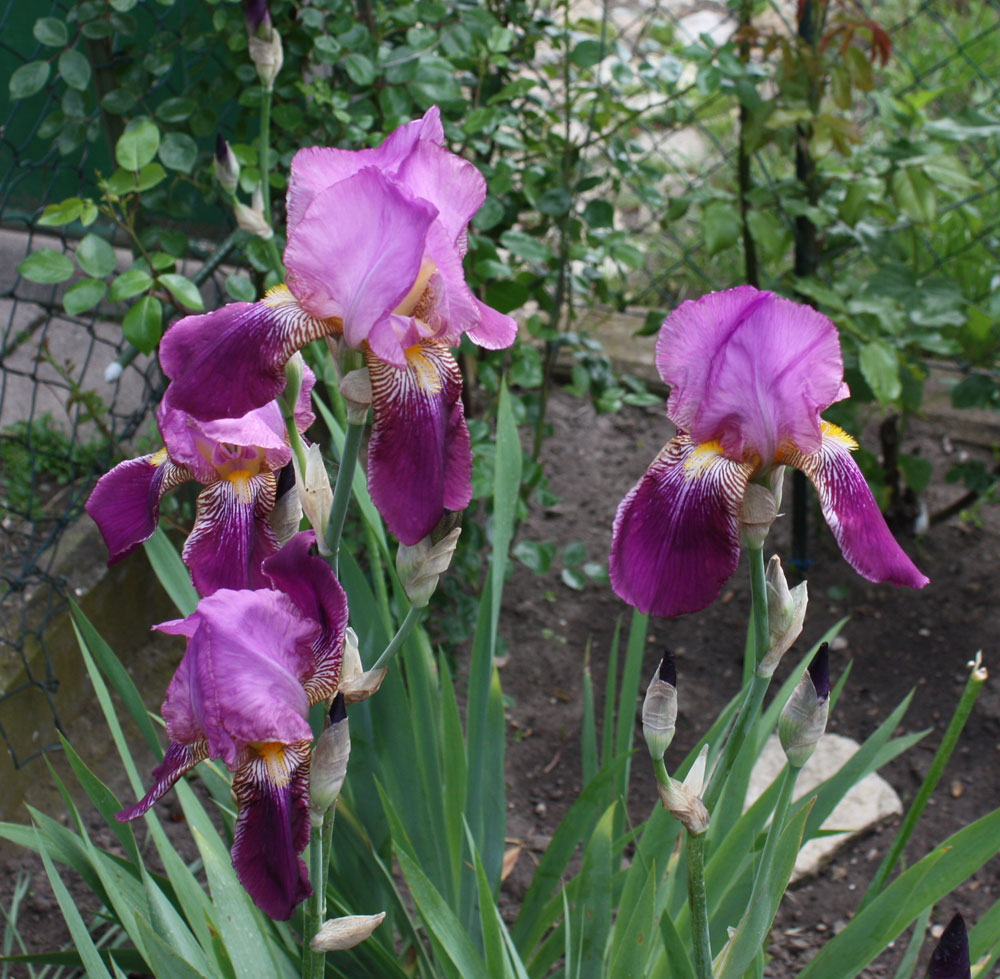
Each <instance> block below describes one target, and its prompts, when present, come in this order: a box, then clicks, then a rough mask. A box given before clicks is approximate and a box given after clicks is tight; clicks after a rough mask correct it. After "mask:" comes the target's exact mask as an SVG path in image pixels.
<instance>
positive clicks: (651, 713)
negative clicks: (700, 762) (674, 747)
mask: <svg viewBox="0 0 1000 979" xmlns="http://www.w3.org/2000/svg"><path fill="white" fill-rule="evenodd" d="M676 681H677V670H676V669H675V667H674V657H673V654H672V653H671V652H670V651H669V650H666V651H665V652H664V654H663V659H662V660H660V665H659V666H658V667H657V669H656V673H655V674H654V675H653V679H652V680H650V682H649V686H648V687H647V688H646V698H645V700H643V702H642V734H643V737H644V738H645V739H646V747H647V748H648V749H649V756H650V758H652V759H653V761H657V760H658V759H660V758H662V757H663V754H664V752H665V751H666V750H667V748H669V747H670V742H671V741H673V739H674V731H675V729H676V724H677V686H676Z"/></svg>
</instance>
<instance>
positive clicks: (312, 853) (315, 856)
mask: <svg viewBox="0 0 1000 979" xmlns="http://www.w3.org/2000/svg"><path fill="white" fill-rule="evenodd" d="M328 815H329V814H328ZM323 825H324V827H325V825H326V819H325V817H324V821H323ZM325 856H326V854H325V852H324V847H323V839H322V830H320V832H318V833H317V832H314V833H313V837H312V839H311V840H310V842H309V883H310V884H312V888H313V893H312V897H311V898H309V903H308V904H307V905H306V921H305V932H304V933H303V935H302V979H317V977H319V976H322V974H323V953H322V952H314V951H313V950H312V948H311V947H310V945H309V943H310V942H311V941H312V940H313V937H314V936H315V935H316V932H318V931H319V929H320V925H322V924H323V910H324V907H325V905H326V876H325V870H326V865H325V862H324V858H325Z"/></svg>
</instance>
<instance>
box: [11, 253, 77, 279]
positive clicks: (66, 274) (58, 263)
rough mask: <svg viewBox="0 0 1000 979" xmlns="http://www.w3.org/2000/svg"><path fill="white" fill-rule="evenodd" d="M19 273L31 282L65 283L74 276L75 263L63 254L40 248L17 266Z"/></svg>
mask: <svg viewBox="0 0 1000 979" xmlns="http://www.w3.org/2000/svg"><path fill="white" fill-rule="evenodd" d="M17 271H18V272H20V273H21V275H23V276H24V277H25V278H26V279H28V280H29V281H30V282H40V283H42V284H43V285H49V284H50V283H53V282H65V281H66V280H67V279H68V278H70V277H71V276H72V275H73V261H72V259H70V257H69V256H68V255H63V253H62V252H57V251H53V250H52V249H51V248H39V249H38V251H36V252H32V253H31V254H30V255H29V256H28V257H27V258H25V259H24V260H23V261H22V262H21V263H20V264H19V265H18V266H17Z"/></svg>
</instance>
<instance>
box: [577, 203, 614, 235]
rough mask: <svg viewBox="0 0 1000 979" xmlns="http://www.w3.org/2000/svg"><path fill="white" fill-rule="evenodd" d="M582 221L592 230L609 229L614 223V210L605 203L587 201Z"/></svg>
mask: <svg viewBox="0 0 1000 979" xmlns="http://www.w3.org/2000/svg"><path fill="white" fill-rule="evenodd" d="M583 220H584V221H586V222H587V224H589V225H590V227H592V228H610V227H612V226H613V225H614V223H615V209H614V207H612V206H611V204H609V203H608V202H607V201H588V202H587V206H586V207H585V208H584V209H583Z"/></svg>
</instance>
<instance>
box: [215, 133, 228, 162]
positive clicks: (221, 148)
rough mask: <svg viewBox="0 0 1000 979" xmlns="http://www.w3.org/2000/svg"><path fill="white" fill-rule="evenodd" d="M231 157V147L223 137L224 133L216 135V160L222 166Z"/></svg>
mask: <svg viewBox="0 0 1000 979" xmlns="http://www.w3.org/2000/svg"><path fill="white" fill-rule="evenodd" d="M228 156H229V147H228V146H227V145H226V141H225V139H224V138H223V136H222V133H216V134H215V158H216V159H217V160H218V161H219V163H220V164H224V163H225V162H226V159H227V158H228Z"/></svg>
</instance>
